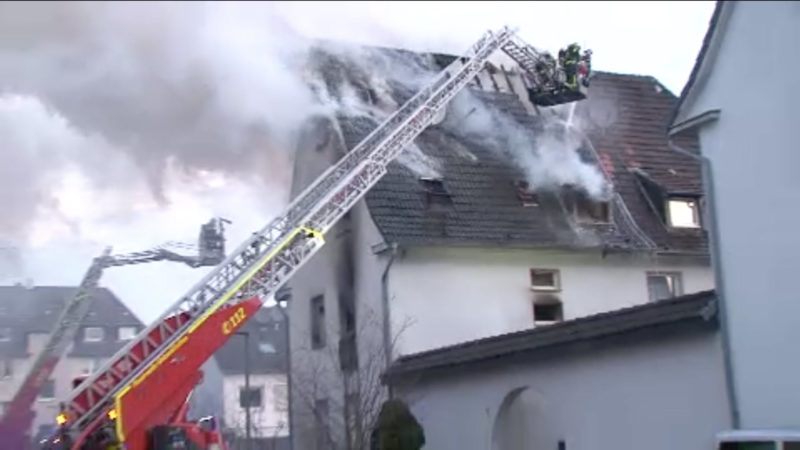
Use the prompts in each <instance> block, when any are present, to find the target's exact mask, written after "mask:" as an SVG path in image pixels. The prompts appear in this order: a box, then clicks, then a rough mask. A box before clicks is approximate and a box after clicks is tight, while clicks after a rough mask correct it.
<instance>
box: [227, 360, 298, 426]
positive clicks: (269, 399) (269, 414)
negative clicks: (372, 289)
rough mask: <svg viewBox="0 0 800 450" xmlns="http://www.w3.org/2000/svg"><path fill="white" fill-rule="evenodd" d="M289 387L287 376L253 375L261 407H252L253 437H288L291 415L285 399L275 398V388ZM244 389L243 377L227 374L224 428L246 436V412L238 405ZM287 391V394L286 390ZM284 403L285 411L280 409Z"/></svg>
mask: <svg viewBox="0 0 800 450" xmlns="http://www.w3.org/2000/svg"><path fill="white" fill-rule="evenodd" d="M278 384H281V385H284V386H286V375H280V374H269V375H266V374H251V375H250V388H251V389H254V388H260V389H261V406H259V407H253V408H250V423H251V427H252V428H251V436H252V437H254V438H271V437H285V436H288V435H289V412H288V408H285V406H287V403H286V399H283V400H282V401H281V400H279V399H276V398H275V396H274V393H275V391H274V387H275V385H278ZM244 386H245V380H244V375H227V376H225V378H224V379H223V381H222V391H223V405H224V406H223V407H224V411H225V414H224V417H225V426H226V427H227V428H234V429H236V430H237V433H239V434H241V435H242V436H244V434H245V429H246V428H245V423H246V420H245V409H244V408H242V407H241V406H240V405H239V390H240V389H243V388H244ZM287 392H288V391H287ZM279 403H282V404H283V406H284V408H279Z"/></svg>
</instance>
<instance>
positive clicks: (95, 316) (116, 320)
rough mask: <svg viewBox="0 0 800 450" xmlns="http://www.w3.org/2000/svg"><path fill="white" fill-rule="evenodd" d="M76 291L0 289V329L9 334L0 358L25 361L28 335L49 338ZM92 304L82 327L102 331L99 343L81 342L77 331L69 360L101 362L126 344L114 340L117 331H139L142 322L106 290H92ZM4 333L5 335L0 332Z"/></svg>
mask: <svg viewBox="0 0 800 450" xmlns="http://www.w3.org/2000/svg"><path fill="white" fill-rule="evenodd" d="M76 291H77V288H76V287H69V286H35V287H30V288H29V287H25V286H22V285H15V286H0V328H3V329H7V330H8V331H9V332H10V335H9V336H8V339H7V340H0V356H3V357H7V358H27V357H29V356H30V355H29V354H28V335H29V334H49V333H50V332H51V331H53V328H54V327H55V324H56V320H57V319H58V317H59V316H60V315H61V313H62V312H63V309H64V307H65V306H66V302H67V301H68V300H69V299H71V298H72V296H74V295H75V293H76ZM92 297H93V300H92V303H91V306H90V307H89V312H88V314H87V316H86V318H85V319H84V321H83V323H82V326H83V327H102V328H103V329H104V330H105V337H104V339H103V340H102V341H100V342H84V341H83V334H82V333H81V331H80V329H79V330H78V333H77V334H76V336H75V340H74V343H73V346H72V350H71V351H70V353H69V356H72V357H86V358H103V357H108V356H111V355H113V354H114V353H116V352H117V350H119V349H120V348H122V346H123V345H124V344H125V343H126V342H125V341H119V340H118V339H117V329H118V328H119V327H136V328H137V329H141V328H142V326H143V325H142V322H141V321H139V319H138V318H136V316H134V315H133V313H132V312H131V311H130V310H129V309H128V308H127V307H126V306H125V305H124V304H123V303H122V301H120V299H119V298H117V296H116V295H114V293H113V292H111V291H110V290H109V289H107V288H96V289H94V290H92ZM4 333H5V331H4Z"/></svg>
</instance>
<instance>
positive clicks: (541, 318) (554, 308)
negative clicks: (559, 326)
mask: <svg viewBox="0 0 800 450" xmlns="http://www.w3.org/2000/svg"><path fill="white" fill-rule="evenodd" d="M563 319H564V308H563V305H562V303H561V300H560V299H559V298H558V297H556V296H555V295H537V296H536V298H535V299H534V300H533V323H534V325H536V324H539V325H541V324H546V323H552V322H560V321H562V320H563Z"/></svg>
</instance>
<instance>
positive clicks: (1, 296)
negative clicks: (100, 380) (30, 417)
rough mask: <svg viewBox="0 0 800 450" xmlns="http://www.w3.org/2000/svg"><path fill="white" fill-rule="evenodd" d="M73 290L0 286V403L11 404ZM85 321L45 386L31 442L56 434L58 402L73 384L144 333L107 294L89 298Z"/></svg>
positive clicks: (102, 290) (97, 291)
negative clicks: (90, 299) (35, 438)
mask: <svg viewBox="0 0 800 450" xmlns="http://www.w3.org/2000/svg"><path fill="white" fill-rule="evenodd" d="M76 289H77V288H75V287H66V286H35V287H26V286H22V285H16V286H0V358H2V359H0V364H2V366H0V401H2V402H3V406H5V404H6V403H7V402H8V401H10V400H11V397H12V396H13V395H14V393H15V392H16V390H17V388H18V387H19V385H20V383H21V382H22V379H23V377H25V376H26V375H27V373H28V370H30V367H31V364H32V363H33V359H34V358H35V356H36V355H37V354H38V353H39V352H40V351H41V349H42V348H43V346H44V344H45V342H46V341H47V338H48V336H49V334H50V332H51V331H52V330H53V328H54V327H55V322H56V320H57V318H58V317H59V316H60V314H61V313H62V312H63V309H64V307H65V306H66V302H67V301H68V300H69V299H71V298H72V296H73V295H74V294H75V291H76ZM92 297H93V300H92V304H91V306H90V308H89V312H88V315H87V316H86V319H85V320H84V321H83V324H82V326H81V328H79V330H78V333H77V335H76V336H75V340H74V342H73V343H72V344H71V345H70V347H69V349H68V350H67V353H66V354H65V356H64V357H63V358H62V359H61V361H60V362H59V363H58V365H57V366H56V368H55V370H54V372H53V374H52V375H51V377H50V380H49V381H48V382H46V383H45V384H44V387H43V389H42V391H41V393H40V395H39V399H38V400H37V401H36V403H35V405H33V408H34V411H35V413H36V418H35V419H34V423H33V426H32V429H31V436H43V435H44V434H47V435H49V434H50V432H51V431H53V430H54V429H55V417H56V416H57V415H58V412H59V408H58V402H59V400H60V399H64V398H65V397H66V396H67V394H68V393H69V391H70V390H72V380H73V379H74V378H75V377H77V376H79V375H84V374H88V373H90V372H91V371H93V370H95V369H97V368H99V367H100V366H101V365H102V364H103V363H104V362H105V360H106V359H107V358H109V357H111V356H113V355H114V353H116V352H117V350H119V349H120V348H122V346H124V345H125V344H126V342H127V341H128V340H130V339H132V338H134V337H135V336H136V335H137V334H138V333H139V331H140V330H141V329H142V328H143V325H142V323H141V322H140V321H139V319H137V318H136V316H134V315H133V313H132V312H131V311H130V310H129V309H128V308H127V307H126V306H125V305H124V304H123V303H122V302H121V301H120V300H119V298H117V296H116V295H114V293H113V292H111V291H110V290H108V289H106V288H97V289H95V290H94V291H93V293H92Z"/></svg>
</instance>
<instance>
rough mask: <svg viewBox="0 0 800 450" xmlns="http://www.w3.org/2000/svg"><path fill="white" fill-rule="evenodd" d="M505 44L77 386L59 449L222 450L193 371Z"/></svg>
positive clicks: (409, 114)
mask: <svg viewBox="0 0 800 450" xmlns="http://www.w3.org/2000/svg"><path fill="white" fill-rule="evenodd" d="M509 43H512V44H513V45H514V46H515V48H521V49H526V48H528V47H529V46H527V44H525V43H524V42H522V41H521V40H520V39H518V38H517V37H516V36H515V35H514V32H513V31H512V30H510V29H509V28H508V27H504V28H502V29H500V30H499V31H497V32H491V31H489V32H487V33H486V34H484V35H483V36H482V37H481V38H480V40H479V41H478V42H477V43H475V44H474V45H473V46H472V47H471V48H470V49H469V51H468V54H467V55H466V56H464V57H463V58H458V59H456V60H455V61H454V62H453V63H452V64H450V65H449V66H447V67H446V68H445V69H444V70H443V71H442V72H440V73H439V74H438V75H437V76H436V77H435V78H434V79H433V80H432V81H431V82H430V83H429V84H428V85H427V86H426V87H425V88H423V89H422V90H421V91H419V92H418V93H417V94H416V95H415V96H414V97H412V98H411V99H410V100H409V101H408V102H406V103H405V104H404V105H402V106H401V107H400V108H399V109H398V110H397V111H396V112H394V113H393V114H392V115H391V116H389V117H388V118H387V119H386V120H385V121H384V122H383V123H381V124H380V125H378V126H377V127H376V128H375V129H374V130H373V131H372V132H371V133H370V134H369V135H368V136H367V137H366V138H365V139H364V140H362V141H361V142H360V143H359V144H358V145H356V146H355V147H354V148H353V149H352V150H350V151H349V152H348V153H347V154H346V155H344V156H343V157H342V158H341V159H340V160H339V161H338V162H337V163H336V164H334V165H333V166H331V167H329V168H328V169H327V170H326V171H325V172H323V173H322V174H321V175H320V176H319V177H318V178H317V179H316V180H315V181H314V182H313V183H312V184H311V185H309V186H308V187H307V188H306V189H305V190H304V191H303V192H301V193H300V194H299V195H298V196H297V197H296V198H295V199H294V200H293V201H292V202H291V203H290V204H289V206H288V207H287V208H286V210H285V211H284V212H283V214H281V215H279V216H278V217H276V218H275V219H274V220H272V221H271V222H270V223H269V224H268V225H267V226H265V227H264V228H263V229H261V230H259V231H258V232H256V233H254V234H253V235H252V236H251V237H250V238H249V239H247V240H246V241H245V242H243V243H242V244H241V245H240V246H239V247H238V248H237V249H236V250H234V251H232V252H231V253H230V255H229V256H228V257H227V258H226V259H225V260H224V261H223V262H222V263H221V264H219V265H218V266H217V267H216V268H215V269H213V270H211V271H209V273H208V274H206V276H204V277H203V278H202V279H201V280H200V281H199V282H198V283H197V284H195V285H194V286H193V287H192V288H191V289H190V290H189V291H188V292H187V293H186V295H184V296H183V297H181V298H180V299H178V300H177V301H176V302H175V303H174V304H172V305H171V306H170V307H169V308H168V309H167V310H166V311H165V312H164V314H162V315H161V316H160V317H159V318H158V319H157V320H155V321H154V322H153V323H152V324H151V325H150V326H148V327H147V328H146V329H144V330H143V331H142V332H141V333H140V334H139V335H138V336H137V337H136V338H134V339H133V340H132V341H130V342H129V343H128V344H127V345H126V346H125V347H124V348H122V349H121V350H120V351H119V352H117V354H116V355H114V356H113V357H112V358H110V359H109V360H108V362H107V363H106V364H105V365H103V366H102V367H101V368H100V369H99V370H97V371H96V372H94V373H93V374H91V375H90V376H88V377H86V379H84V380H83V381H81V382H80V384H79V385H77V386H76V388H75V389H74V390H73V391H72V392H71V393H70V394H69V396H68V398H66V399H65V401H64V402H63V404H62V410H61V413H60V414H59V416H58V419H59V422H60V424H61V429H60V434H59V439H61V440H62V442H63V443H64V446H65V447H67V448H72V449H94V448H108V446H114V445H121V446H122V447H123V448H127V449H130V450H145V449H149V450H156V449H164V448H204V449H213V448H224V445H225V444H224V442H221V440H220V434H221V433H220V432H219V430H218V427H217V425H216V423H215V421H214V420H206V421H204V422H203V423H187V422H186V409H187V397H188V396H189V395H190V394H191V392H192V390H193V389H194V386H195V385H196V383H197V382H198V381H199V380H200V379H201V376H202V374H201V373H200V371H199V368H200V366H201V365H202V364H203V363H204V362H205V361H206V360H207V359H208V358H210V357H211V355H213V353H214V351H215V350H216V349H217V348H219V347H220V346H221V345H222V344H223V343H224V342H225V341H226V340H227V339H228V338H230V336H231V335H232V334H233V333H235V332H236V330H237V329H239V327H241V326H242V324H243V323H244V322H245V321H247V320H248V319H249V318H250V317H251V316H252V315H254V314H255V313H256V312H257V311H258V309H259V308H260V307H261V306H262V302H263V301H266V300H268V299H269V298H270V297H272V296H274V295H275V294H276V292H277V291H278V289H279V288H281V287H282V286H283V285H284V283H286V281H287V280H288V279H289V278H290V277H291V276H292V275H293V274H294V273H295V272H297V270H299V269H300V268H301V267H302V266H303V265H304V264H305V263H306V262H308V261H309V260H310V259H311V258H312V257H313V256H314V254H315V253H316V252H317V251H319V250H320V248H321V247H322V246H323V245H324V244H325V238H324V236H325V233H327V232H328V231H329V230H330V229H331V227H333V226H334V225H335V224H336V223H337V221H338V220H339V219H340V218H341V217H342V216H343V215H344V214H345V213H346V212H347V211H349V210H350V208H352V207H353V205H355V203H356V202H357V201H359V200H360V199H361V198H362V197H363V196H364V195H365V194H366V192H367V191H368V190H369V189H370V188H371V187H372V186H374V185H375V183H377V182H378V180H379V179H380V178H381V177H382V176H383V175H384V174H386V172H387V168H388V166H389V163H391V162H392V161H393V160H394V159H395V158H397V156H399V155H400V153H401V152H402V151H403V149H404V148H405V147H406V146H407V145H408V144H410V143H411V142H412V141H413V140H414V139H415V138H416V137H417V136H418V135H419V134H420V133H421V132H422V131H423V130H424V129H425V128H427V127H428V125H430V124H431V123H432V122H433V121H434V120H435V118H436V117H437V114H438V113H439V112H440V111H442V110H443V108H445V106H446V105H447V104H448V102H449V101H450V100H452V99H453V97H455V95H456V94H458V93H459V92H460V91H461V90H462V89H464V88H465V87H466V86H467V84H468V83H469V82H470V81H471V80H472V79H473V78H474V77H475V76H476V75H477V74H478V73H479V72H480V71H481V70H483V68H484V66H485V65H486V63H487V61H488V59H489V57H490V56H491V55H492V54H493V53H494V52H495V51H497V50H499V49H504V50H505V51H506V52H508V49H510V48H512V47H509V45H508V44H509ZM527 53H528V54H535V53H533V51H529V52H527ZM512 57H513V56H512ZM523 69H526V70H527V67H525V66H524V65H523ZM557 70H559V69H558V68H556V71H557ZM173 445H174V446H175V447H173ZM181 445H182V446H181Z"/></svg>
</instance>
